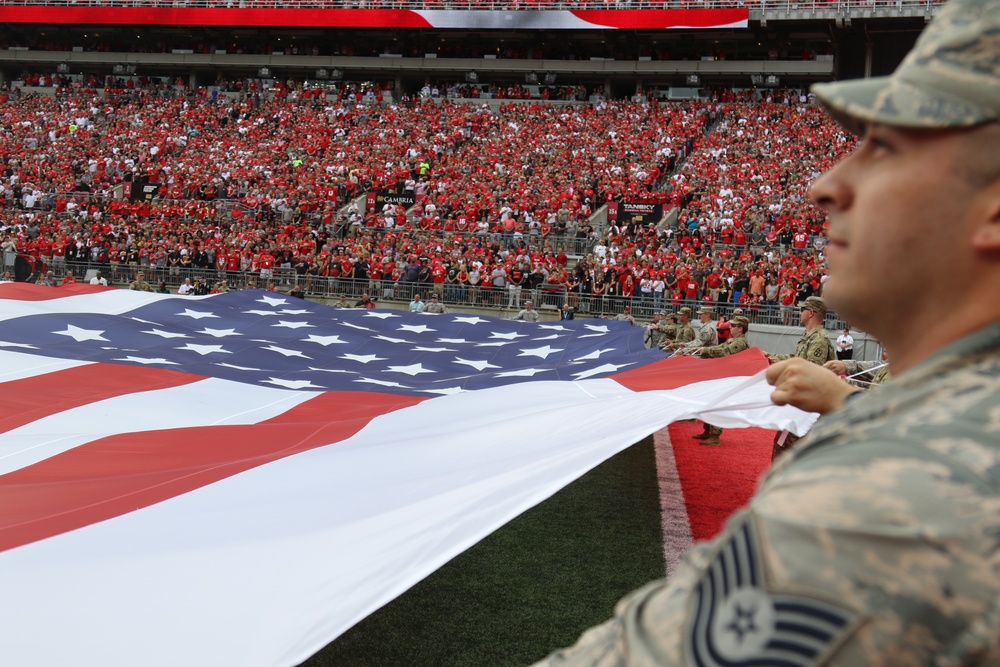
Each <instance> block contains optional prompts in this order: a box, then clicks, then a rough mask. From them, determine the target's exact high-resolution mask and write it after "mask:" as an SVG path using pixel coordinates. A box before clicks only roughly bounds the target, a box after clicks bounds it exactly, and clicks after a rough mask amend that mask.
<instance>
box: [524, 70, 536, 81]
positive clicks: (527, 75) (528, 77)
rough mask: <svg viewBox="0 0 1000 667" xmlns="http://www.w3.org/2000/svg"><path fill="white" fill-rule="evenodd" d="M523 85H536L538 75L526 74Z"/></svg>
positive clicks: (533, 73) (534, 73)
mask: <svg viewBox="0 0 1000 667" xmlns="http://www.w3.org/2000/svg"><path fill="white" fill-rule="evenodd" d="M524 82H525V83H538V73H537V72H527V73H526V74H525V75H524Z"/></svg>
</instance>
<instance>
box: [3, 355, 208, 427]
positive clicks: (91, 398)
mask: <svg viewBox="0 0 1000 667" xmlns="http://www.w3.org/2000/svg"><path fill="white" fill-rule="evenodd" d="M39 360H40V361H41V358H40V359H39ZM202 379H204V378H202V377H201V376H198V375H192V374H190V373H179V372H177V371H170V370H163V369H159V368H144V367H142V366H126V365H124V364H85V365H83V366H76V367H74V368H66V369H63V370H59V371H54V372H52V373H44V374H42V375H36V376H32V377H28V378H23V379H20V380H11V381H10V382H4V383H2V384H0V405H3V407H4V412H3V415H2V416H0V433H6V432H8V431H12V430H14V429H16V428H19V427H21V426H24V425H25V424H28V423H30V422H33V421H37V420H39V419H44V418H45V417H48V416H50V415H54V414H57V413H60V412H63V411H65V410H72V409H73V408H77V407H80V406H81V405H87V404H89V403H96V402H97V401H103V400H106V399H109V398H114V397H115V396H120V395H122V394H124V393H130V394H131V393H137V392H141V391H156V390H158V389H169V388H171V387H181V386H184V385H186V384H190V383H192V382H197V381H199V380H202Z"/></svg>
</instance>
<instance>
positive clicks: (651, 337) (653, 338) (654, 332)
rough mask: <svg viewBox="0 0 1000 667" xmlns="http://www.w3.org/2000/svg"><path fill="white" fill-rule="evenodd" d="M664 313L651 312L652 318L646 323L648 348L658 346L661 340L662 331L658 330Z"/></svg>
mask: <svg viewBox="0 0 1000 667" xmlns="http://www.w3.org/2000/svg"><path fill="white" fill-rule="evenodd" d="M665 314H666V313H662V312H661V313H653V320H652V321H651V322H650V323H649V324H647V325H646V343H647V346H648V347H650V348H654V347H659V346H660V344H661V343H662V342H663V332H662V331H660V322H662V321H663V316H664V315H665Z"/></svg>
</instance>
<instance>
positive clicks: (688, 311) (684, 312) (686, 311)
mask: <svg viewBox="0 0 1000 667" xmlns="http://www.w3.org/2000/svg"><path fill="white" fill-rule="evenodd" d="M677 314H678V315H688V316H690V315H691V309H690V308H688V307H687V306H684V307H683V308H681V309H680V310H678V311H677Z"/></svg>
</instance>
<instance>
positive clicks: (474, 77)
mask: <svg viewBox="0 0 1000 667" xmlns="http://www.w3.org/2000/svg"><path fill="white" fill-rule="evenodd" d="M465 80H466V81H467V82H468V83H479V74H478V73H477V72H476V71H475V70H472V71H469V72H466V73H465Z"/></svg>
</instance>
